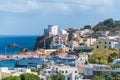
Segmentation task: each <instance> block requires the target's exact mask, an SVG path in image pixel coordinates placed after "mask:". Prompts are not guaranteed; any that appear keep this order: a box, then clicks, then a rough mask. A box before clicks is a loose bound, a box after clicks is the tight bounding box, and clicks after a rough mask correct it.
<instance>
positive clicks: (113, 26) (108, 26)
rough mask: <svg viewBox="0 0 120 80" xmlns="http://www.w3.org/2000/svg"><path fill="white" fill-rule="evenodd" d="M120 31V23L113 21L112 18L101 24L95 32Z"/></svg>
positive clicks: (96, 27)
mask: <svg viewBox="0 0 120 80" xmlns="http://www.w3.org/2000/svg"><path fill="white" fill-rule="evenodd" d="M118 29H119V30H120V21H117V20H113V19H112V18H110V19H107V20H104V21H103V22H99V23H98V24H97V25H96V26H95V27H94V30H95V31H106V30H107V31H108V30H110V31H115V30H118Z"/></svg>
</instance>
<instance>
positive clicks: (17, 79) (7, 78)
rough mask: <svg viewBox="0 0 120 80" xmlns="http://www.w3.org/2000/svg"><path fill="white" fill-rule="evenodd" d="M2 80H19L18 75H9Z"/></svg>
mask: <svg viewBox="0 0 120 80" xmlns="http://www.w3.org/2000/svg"><path fill="white" fill-rule="evenodd" d="M2 80H21V79H20V78H19V77H18V76H9V77H6V78H3V79H2Z"/></svg>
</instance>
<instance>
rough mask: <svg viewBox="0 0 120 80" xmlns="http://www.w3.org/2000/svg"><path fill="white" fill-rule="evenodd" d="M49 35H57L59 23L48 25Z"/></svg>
mask: <svg viewBox="0 0 120 80" xmlns="http://www.w3.org/2000/svg"><path fill="white" fill-rule="evenodd" d="M48 32H49V35H52V36H54V35H57V34H58V26H57V25H48Z"/></svg>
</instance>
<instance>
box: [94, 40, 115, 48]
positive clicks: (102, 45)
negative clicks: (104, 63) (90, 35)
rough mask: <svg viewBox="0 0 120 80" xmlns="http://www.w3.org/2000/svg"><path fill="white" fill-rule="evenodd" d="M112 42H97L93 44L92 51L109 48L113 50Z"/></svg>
mask: <svg viewBox="0 0 120 80" xmlns="http://www.w3.org/2000/svg"><path fill="white" fill-rule="evenodd" d="M113 43H114V42H113V41H110V40H107V39H105V40H98V41H97V42H96V43H95V44H94V50H104V49H109V48H113V47H114V44H113Z"/></svg>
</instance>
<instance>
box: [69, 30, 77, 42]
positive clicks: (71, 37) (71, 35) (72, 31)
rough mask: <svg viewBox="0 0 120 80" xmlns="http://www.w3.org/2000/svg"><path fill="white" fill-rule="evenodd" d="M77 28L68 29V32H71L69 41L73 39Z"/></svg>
mask: <svg viewBox="0 0 120 80" xmlns="http://www.w3.org/2000/svg"><path fill="white" fill-rule="evenodd" d="M75 31H76V30H74V29H71V28H70V29H68V30H67V32H68V33H69V34H68V41H71V40H72V39H73V33H74V32H75Z"/></svg>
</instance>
